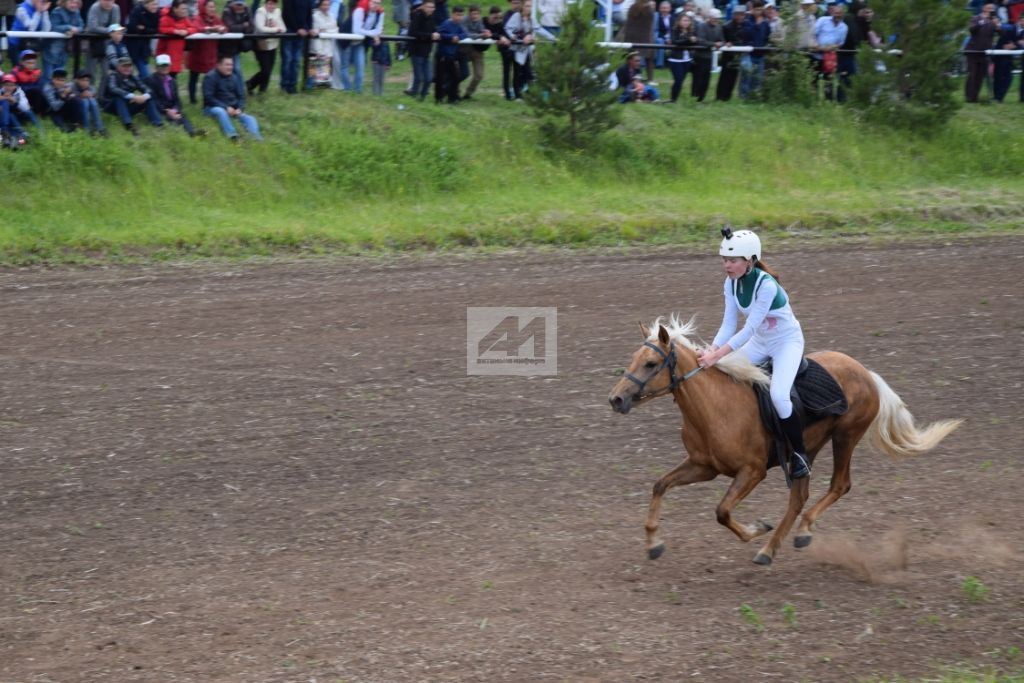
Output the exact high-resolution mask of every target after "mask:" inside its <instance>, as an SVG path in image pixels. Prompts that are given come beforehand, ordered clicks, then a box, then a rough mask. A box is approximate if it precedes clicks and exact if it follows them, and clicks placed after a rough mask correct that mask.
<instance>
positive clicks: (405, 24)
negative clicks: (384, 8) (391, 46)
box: [374, 0, 410, 94]
mask: <svg viewBox="0 0 1024 683" xmlns="http://www.w3.org/2000/svg"><path fill="white" fill-rule="evenodd" d="M409 10H410V6H409V0H393V1H392V3H391V19H392V21H394V22H395V23H396V24H397V25H398V35H400V36H407V35H409V18H410V17H409ZM407 51H408V46H407V45H406V43H405V41H404V40H402V41H399V42H398V45H397V46H396V47H395V54H396V55H397V57H398V61H402V60H403V59H405V54H406V52H407ZM390 59H391V55H390V53H389V54H388V60H389V61H390ZM374 94H376V93H374Z"/></svg>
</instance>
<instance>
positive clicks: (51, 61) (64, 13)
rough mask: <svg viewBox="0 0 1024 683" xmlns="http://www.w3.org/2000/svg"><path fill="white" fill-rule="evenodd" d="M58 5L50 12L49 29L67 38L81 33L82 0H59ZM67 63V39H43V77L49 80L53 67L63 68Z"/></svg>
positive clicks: (83, 22) (82, 22) (82, 24)
mask: <svg viewBox="0 0 1024 683" xmlns="http://www.w3.org/2000/svg"><path fill="white" fill-rule="evenodd" d="M58 4H59V5H60V6H59V7H58V8H57V9H55V10H53V11H52V12H50V26H51V30H52V31H54V32H56V33H63V34H64V35H66V36H67V37H68V38H71V37H73V36H74V35H75V34H77V33H81V32H82V30H83V29H84V28H85V20H83V19H82V13H81V12H80V11H79V10H81V8H82V0H60V2H59V3H58ZM67 63H68V41H67V40H65V39H63V38H48V39H46V40H44V41H43V79H44V80H49V77H50V75H51V74H52V73H53V71H54V69H63V68H64V66H65V65H66V64H67Z"/></svg>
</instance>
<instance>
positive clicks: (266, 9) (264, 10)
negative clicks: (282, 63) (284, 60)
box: [245, 0, 285, 95]
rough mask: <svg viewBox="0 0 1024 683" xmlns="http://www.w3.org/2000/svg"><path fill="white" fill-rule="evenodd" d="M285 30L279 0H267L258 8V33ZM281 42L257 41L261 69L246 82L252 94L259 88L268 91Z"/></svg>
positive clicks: (257, 59)
mask: <svg viewBox="0 0 1024 683" xmlns="http://www.w3.org/2000/svg"><path fill="white" fill-rule="evenodd" d="M284 31H285V27H284V19H283V18H282V17H281V8H280V7H278V5H277V0H265V2H264V3H263V5H262V6H261V7H260V8H259V9H257V10H256V33H258V34H260V35H266V34H268V33H269V34H274V33H284ZM280 42H281V41H280V40H278V39H277V38H260V39H259V40H257V41H256V50H255V53H256V62H257V63H258V64H259V65H260V70H259V73H257V74H256V75H255V76H253V77H252V78H250V79H249V81H248V82H247V83H246V84H245V85H246V89H247V90H248V92H249V94H250V95H251V94H253V92H255V91H256V89H257V88H259V91H260V93H265V92H267V87H268V86H269V85H270V77H271V75H273V73H274V60H275V59H276V57H277V48H278V44H279V43H280Z"/></svg>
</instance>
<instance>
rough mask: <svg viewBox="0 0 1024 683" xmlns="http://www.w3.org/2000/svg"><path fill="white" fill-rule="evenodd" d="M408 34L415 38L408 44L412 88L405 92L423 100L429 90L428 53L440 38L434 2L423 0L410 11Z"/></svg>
mask: <svg viewBox="0 0 1024 683" xmlns="http://www.w3.org/2000/svg"><path fill="white" fill-rule="evenodd" d="M409 36H410V37H411V38H415V39H416V40H415V41H414V42H412V43H410V45H409V59H411V60H412V74H413V76H412V88H411V89H410V90H407V91H406V93H407V94H409V95H412V96H413V97H416V98H419V100H420V101H423V100H424V99H425V98H426V96H427V93H428V92H429V91H430V83H431V80H432V78H431V73H430V53H431V52H432V51H433V49H434V42H435V41H437V40H440V39H441V34H440V33H438V32H437V24H436V23H434V2H433V0H424V2H423V3H422V4H420V6H419V7H417V8H416V9H414V10H413V11H412V18H411V19H410V21H409Z"/></svg>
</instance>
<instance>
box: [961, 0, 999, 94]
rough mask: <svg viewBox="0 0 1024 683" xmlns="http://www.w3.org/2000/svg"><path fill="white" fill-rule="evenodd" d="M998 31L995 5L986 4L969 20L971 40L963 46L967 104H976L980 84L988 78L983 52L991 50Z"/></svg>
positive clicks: (986, 60)
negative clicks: (965, 57) (965, 66)
mask: <svg viewBox="0 0 1024 683" xmlns="http://www.w3.org/2000/svg"><path fill="white" fill-rule="evenodd" d="M998 29H999V19H998V18H997V17H996V16H995V5H994V4H992V3H991V2H986V3H985V4H984V5H982V6H981V12H980V13H979V14H977V15H976V16H974V17H972V18H971V29H970V30H971V38H970V39H969V40H968V41H967V45H965V46H964V50H965V52H967V55H966V56H967V83H966V84H965V85H964V96H965V98H966V99H967V101H969V102H977V101H978V94H979V93H980V92H981V84H982V83H984V81H985V79H986V78H987V77H988V55H987V54H985V53H984V50H990V49H992V42H993V41H994V39H995V35H996V32H997V31H998Z"/></svg>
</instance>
